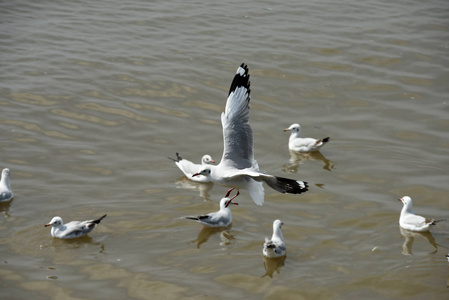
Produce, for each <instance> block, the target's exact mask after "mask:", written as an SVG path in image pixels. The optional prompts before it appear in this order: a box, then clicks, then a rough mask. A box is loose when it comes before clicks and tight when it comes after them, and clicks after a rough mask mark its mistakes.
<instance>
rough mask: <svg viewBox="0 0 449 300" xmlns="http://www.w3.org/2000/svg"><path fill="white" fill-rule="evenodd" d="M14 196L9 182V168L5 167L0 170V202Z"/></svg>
mask: <svg viewBox="0 0 449 300" xmlns="http://www.w3.org/2000/svg"><path fill="white" fill-rule="evenodd" d="M12 198H14V194H13V193H12V190H11V184H10V183H9V169H8V168H5V169H3V171H2V179H1V180H0V202H6V201H9V200H11V199H12Z"/></svg>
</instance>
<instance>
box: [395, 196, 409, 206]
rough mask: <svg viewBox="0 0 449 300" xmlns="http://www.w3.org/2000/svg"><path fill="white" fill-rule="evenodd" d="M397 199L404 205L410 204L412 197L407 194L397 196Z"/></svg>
mask: <svg viewBox="0 0 449 300" xmlns="http://www.w3.org/2000/svg"><path fill="white" fill-rule="evenodd" d="M398 201H401V202H402V203H403V204H404V205H407V206H408V205H411V204H412V198H410V197H409V196H404V197H402V198H399V199H398Z"/></svg>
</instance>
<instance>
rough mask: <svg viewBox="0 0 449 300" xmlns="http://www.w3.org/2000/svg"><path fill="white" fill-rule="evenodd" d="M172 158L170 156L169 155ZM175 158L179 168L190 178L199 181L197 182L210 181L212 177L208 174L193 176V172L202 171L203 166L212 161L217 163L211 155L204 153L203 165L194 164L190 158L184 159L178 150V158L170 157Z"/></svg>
mask: <svg viewBox="0 0 449 300" xmlns="http://www.w3.org/2000/svg"><path fill="white" fill-rule="evenodd" d="M169 158H170V157H169ZM170 159H171V160H173V161H174V162H175V163H176V165H177V166H178V168H179V169H180V170H181V171H182V172H183V173H184V175H186V176H187V178H188V179H190V180H193V181H197V182H210V179H209V178H207V177H206V176H195V177H192V175H193V174H195V173H197V172H199V171H201V168H202V167H203V166H204V165H208V164H211V163H215V161H214V160H213V159H212V157H211V156H210V155H207V154H206V155H204V156H203V157H202V158H201V165H200V164H194V163H193V162H191V161H190V160H187V159H183V158H182V157H181V156H180V155H179V153H178V152H176V159H173V158H170Z"/></svg>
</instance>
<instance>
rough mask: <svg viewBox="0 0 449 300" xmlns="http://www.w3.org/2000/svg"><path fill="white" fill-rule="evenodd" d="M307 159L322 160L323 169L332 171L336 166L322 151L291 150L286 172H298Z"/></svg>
mask: <svg viewBox="0 0 449 300" xmlns="http://www.w3.org/2000/svg"><path fill="white" fill-rule="evenodd" d="M307 160H317V161H319V160H321V161H322V162H323V163H324V167H323V169H325V170H328V171H331V169H333V168H334V167H335V163H334V162H333V161H331V160H329V159H327V158H326V157H325V156H324V155H323V154H322V153H321V152H320V151H315V152H308V153H299V152H295V151H292V150H290V160H289V163H288V164H287V165H284V167H285V170H284V171H285V172H290V173H297V172H298V169H299V166H300V165H301V164H303V163H304V162H305V161H307Z"/></svg>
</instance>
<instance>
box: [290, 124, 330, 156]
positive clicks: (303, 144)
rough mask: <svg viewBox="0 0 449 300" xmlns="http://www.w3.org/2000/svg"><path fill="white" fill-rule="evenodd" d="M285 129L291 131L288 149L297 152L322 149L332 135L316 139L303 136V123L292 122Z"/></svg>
mask: <svg viewBox="0 0 449 300" xmlns="http://www.w3.org/2000/svg"><path fill="white" fill-rule="evenodd" d="M285 131H291V134H290V138H289V140H288V149H290V150H292V151H295V152H313V151H318V150H320V148H321V147H323V146H324V144H326V143H327V142H329V139H330V137H327V138H324V139H319V140H317V139H314V138H302V137H300V134H301V125H299V124H292V125H290V127H288V128H286V129H284V132H285Z"/></svg>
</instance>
